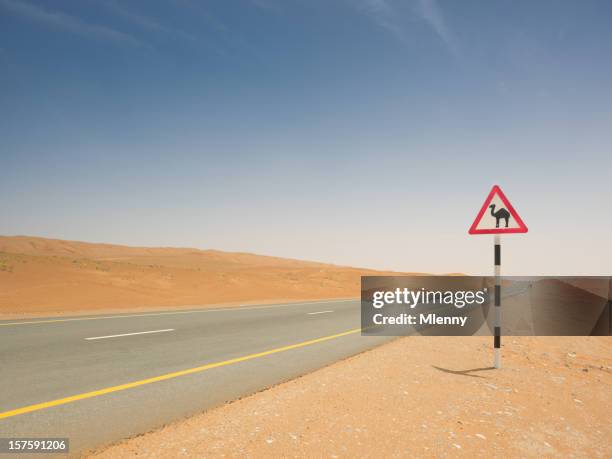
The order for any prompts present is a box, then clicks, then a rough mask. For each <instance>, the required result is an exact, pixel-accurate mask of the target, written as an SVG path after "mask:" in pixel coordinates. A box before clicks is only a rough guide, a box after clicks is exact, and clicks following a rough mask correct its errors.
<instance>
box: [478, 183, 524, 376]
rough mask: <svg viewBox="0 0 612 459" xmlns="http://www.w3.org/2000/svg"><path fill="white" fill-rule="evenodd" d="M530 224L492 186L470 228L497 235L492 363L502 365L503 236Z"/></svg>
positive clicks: (502, 194)
mask: <svg viewBox="0 0 612 459" xmlns="http://www.w3.org/2000/svg"><path fill="white" fill-rule="evenodd" d="M527 231H528V230H527V226H526V225H525V223H523V220H521V217H519V214H518V213H517V212H516V210H514V207H512V204H510V201H508V198H506V195H505V194H504V192H503V191H502V190H501V188H500V187H498V186H497V185H495V186H493V188H491V191H490V192H489V195H488V196H487V199H485V202H484V204H483V205H482V207H481V208H480V210H479V211H478V215H476V219H475V220H474V223H472V226H471V227H470V229H469V230H468V233H469V234H494V235H495V244H494V249H495V252H494V264H495V318H494V323H493V366H494V367H495V368H501V235H502V234H508V233H526V232H527Z"/></svg>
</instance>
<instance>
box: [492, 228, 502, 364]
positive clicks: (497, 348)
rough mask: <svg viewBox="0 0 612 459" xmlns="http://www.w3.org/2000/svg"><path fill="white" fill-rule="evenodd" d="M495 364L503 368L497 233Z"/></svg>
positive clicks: (499, 251) (499, 261)
mask: <svg viewBox="0 0 612 459" xmlns="http://www.w3.org/2000/svg"><path fill="white" fill-rule="evenodd" d="M493 366H494V367H495V368H501V236H500V235H499V234H496V235H495V324H494V338H493Z"/></svg>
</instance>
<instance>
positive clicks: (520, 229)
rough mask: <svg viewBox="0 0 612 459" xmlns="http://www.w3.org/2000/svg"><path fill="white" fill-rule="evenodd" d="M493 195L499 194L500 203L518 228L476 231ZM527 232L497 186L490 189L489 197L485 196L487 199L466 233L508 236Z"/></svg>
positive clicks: (525, 226)
mask: <svg viewBox="0 0 612 459" xmlns="http://www.w3.org/2000/svg"><path fill="white" fill-rule="evenodd" d="M495 193H497V194H499V198H500V199H501V200H502V202H503V203H504V205H505V206H506V209H508V212H510V215H512V217H513V218H514V219H515V220H516V222H517V223H518V225H519V227H518V228H495V229H480V230H479V229H476V227H477V226H478V223H480V220H481V219H482V216H483V215H484V213H485V212H486V211H487V208H488V207H489V204H490V203H491V201H492V200H493V196H495ZM527 231H529V229H528V228H527V225H525V223H523V220H521V217H519V214H518V213H517V212H516V210H514V207H512V204H510V201H508V198H507V197H506V195H505V194H504V192H503V191H502V190H501V188H500V187H499V186H497V185H493V188H491V192H490V193H489V196H487V199H485V202H484V204H483V205H482V207H481V209H480V211H479V212H478V215H477V216H476V219H475V220H474V223H472V226H471V227H470V229H469V230H468V233H469V234H504V233H506V234H509V233H526V232H527Z"/></svg>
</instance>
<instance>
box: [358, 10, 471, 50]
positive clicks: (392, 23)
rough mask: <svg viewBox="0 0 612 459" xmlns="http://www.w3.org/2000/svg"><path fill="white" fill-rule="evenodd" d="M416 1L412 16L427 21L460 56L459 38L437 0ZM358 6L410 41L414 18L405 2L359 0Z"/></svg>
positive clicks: (393, 32) (401, 39) (378, 22)
mask: <svg viewBox="0 0 612 459" xmlns="http://www.w3.org/2000/svg"><path fill="white" fill-rule="evenodd" d="M415 2H416V7H415V3H412V7H413V8H412V16H414V15H415V14H416V15H417V16H418V17H420V18H421V19H422V20H424V21H425V22H427V24H428V25H429V26H430V27H431V29H432V30H433V31H434V33H435V34H436V35H437V36H438V37H439V38H440V39H441V40H442V42H443V43H444V45H445V46H446V47H447V49H448V50H449V52H450V53H451V54H452V55H453V56H455V57H458V55H459V48H458V46H457V40H456V39H455V37H454V35H453V33H452V31H451V29H450V28H449V27H448V25H447V23H446V20H445V19H444V15H443V13H442V10H441V9H440V7H439V6H438V3H437V2H436V0H415ZM358 6H359V10H360V11H361V12H362V13H365V14H367V15H368V16H369V17H370V18H371V19H372V20H373V21H374V22H375V23H376V24H377V25H378V26H380V27H382V28H383V29H385V30H387V31H388V32H390V33H391V34H392V35H393V36H395V38H397V39H398V40H400V41H402V42H405V43H407V42H408V36H409V35H408V27H409V25H410V23H411V22H413V21H414V19H412V20H410V19H409V17H407V16H406V14H405V13H406V11H405V8H401V7H406V4H405V3H404V4H401V5H397V4H396V3H394V2H393V0H359V2H358ZM409 8H410V5H409Z"/></svg>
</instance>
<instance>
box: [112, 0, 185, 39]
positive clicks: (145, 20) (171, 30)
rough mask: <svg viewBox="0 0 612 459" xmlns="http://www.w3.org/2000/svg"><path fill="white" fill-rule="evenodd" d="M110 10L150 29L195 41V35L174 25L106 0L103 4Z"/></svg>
mask: <svg viewBox="0 0 612 459" xmlns="http://www.w3.org/2000/svg"><path fill="white" fill-rule="evenodd" d="M104 5H105V6H106V7H107V8H108V9H109V10H110V11H112V12H113V13H115V14H116V15H117V16H120V17H122V18H123V19H125V20H127V21H130V22H132V23H133V24H135V25H137V26H139V27H141V28H143V29H147V30H150V31H154V32H161V33H165V34H167V35H171V36H174V37H178V38H182V39H185V40H189V41H196V40H197V37H195V36H194V35H192V34H190V33H187V32H185V31H183V30H181V29H177V28H175V27H169V26H166V25H163V24H161V23H159V22H158V21H156V20H155V19H153V18H151V17H149V16H145V15H143V14H139V13H134V12H133V11H130V10H128V9H126V8H124V7H123V6H122V5H120V4H119V3H117V2H115V1H108V2H106V3H105V4H104Z"/></svg>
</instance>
